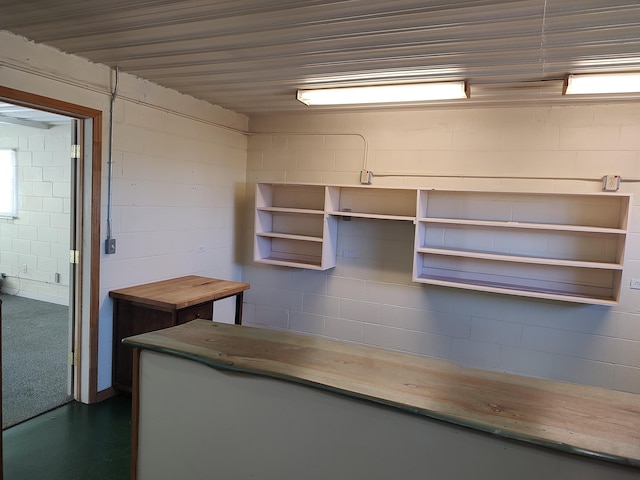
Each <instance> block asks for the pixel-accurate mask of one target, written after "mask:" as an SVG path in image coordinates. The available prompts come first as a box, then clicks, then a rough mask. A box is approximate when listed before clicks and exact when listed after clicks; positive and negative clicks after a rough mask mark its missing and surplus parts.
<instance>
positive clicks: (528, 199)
mask: <svg viewBox="0 0 640 480" xmlns="http://www.w3.org/2000/svg"><path fill="white" fill-rule="evenodd" d="M630 204H631V195H628V194H620V193H539V192H533V193H532V192H492V191H469V190H435V189H415V188H388V187H372V186H368V185H363V186H337V185H318V184H281V183H259V184H257V186H256V231H255V233H256V234H255V248H254V259H255V261H256V262H261V263H271V264H276V265H284V266H291V267H298V268H313V269H318V270H326V269H329V268H333V267H335V264H336V243H337V231H338V223H337V220H338V219H339V218H343V217H350V218H368V219H380V220H400V221H412V222H413V223H414V224H415V241H414V261H413V273H412V278H413V280H414V281H415V282H418V283H426V284H433V285H444V286H449V287H456V288H467V289H471V290H481V291H488V292H496V293H505V294H511V295H521V296H530V297H538V298H547V299H554V300H566V301H572V302H578V303H593V304H604V305H613V304H616V303H618V302H619V298H620V289H621V280H622V269H623V265H624V249H625V244H626V236H627V225H628V218H629V212H630Z"/></svg>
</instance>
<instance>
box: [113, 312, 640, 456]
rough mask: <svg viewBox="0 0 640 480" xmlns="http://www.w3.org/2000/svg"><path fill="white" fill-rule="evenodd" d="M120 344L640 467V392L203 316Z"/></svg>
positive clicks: (131, 338)
mask: <svg viewBox="0 0 640 480" xmlns="http://www.w3.org/2000/svg"><path fill="white" fill-rule="evenodd" d="M124 343H126V344H128V345H132V346H134V347H139V348H142V349H148V350H153V351H157V352H161V353H166V354H169V355H173V356H177V357H182V358H187V359H190V360H194V361H198V362H200V363H204V364H206V365H209V366H211V367H214V368H217V369H222V370H233V371H239V372H247V373H253V374H258V375H265V376H269V377H273V378H279V379H283V380H287V381H293V382H297V383H301V384H304V385H309V386H313V387H316V388H320V389H324V390H328V391H331V392H334V393H340V394H344V395H347V396H350V397H356V398H361V399H365V400H370V401H373V402H376V403H381V404H385V405H389V406H392V407H396V408H399V409H401V410H403V411H407V412H410V413H414V414H417V415H423V416H426V417H430V418H435V419H439V420H444V421H448V422H451V423H454V424H456V425H463V426H467V427H471V428H475V429H477V430H481V431H484V432H488V433H492V434H495V435H499V436H501V437H505V438H510V439H515V440H520V441H524V442H527V443H532V444H536V445H542V446H546V447H549V448H554V449H557V450H560V451H564V452H568V453H574V454H580V455H585V456H588V457H592V458H600V459H603V460H608V461H612V462H615V463H620V464H623V465H628V466H633V467H638V468H640V395H634V394H631V393H624V392H618V391H614V390H606V389H603V388H596V387H588V386H584V385H575V384H569V383H562V382H557V381H552V380H544V379H537V378H530V377H524V376H518V375H511V374H505V373H498V372H489V371H485V370H479V369H474V368H466V367H461V366H458V365H455V364H453V363H450V362H446V361H442V360H434V359H430V358H424V357H419V356H416V355H411V354H405V353H401V352H394V351H390V350H384V349H380V348H375V347H368V346H363V345H354V344H347V343H340V342H337V341H333V340H328V339H325V338H320V337H312V336H303V335H297V334H293V333H287V332H279V331H273V330H266V329H261V328H252V327H246V326H236V325H227V324H221V323H217V322H210V321H203V320H195V321H193V322H190V323H187V324H185V325H180V326H177V327H172V328H169V329H166V330H159V331H155V332H150V333H145V334H143V335H137V336H135V337H130V338H128V339H125V340H124Z"/></svg>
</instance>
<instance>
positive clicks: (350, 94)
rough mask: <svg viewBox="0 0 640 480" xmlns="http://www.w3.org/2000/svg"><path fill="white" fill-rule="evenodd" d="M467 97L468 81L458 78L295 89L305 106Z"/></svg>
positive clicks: (297, 96)
mask: <svg viewBox="0 0 640 480" xmlns="http://www.w3.org/2000/svg"><path fill="white" fill-rule="evenodd" d="M468 96H469V95H468V91H467V82H465V81H459V82H432V83H406V84H398V85H372V86H366V87H338V88H319V89H314V90H298V93H297V95H296V98H297V99H298V100H300V101H301V102H302V103H304V104H305V105H352V104H364V103H403V102H424V101H429V100H452V99H457V98H467V97H468Z"/></svg>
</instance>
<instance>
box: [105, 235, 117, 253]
mask: <svg viewBox="0 0 640 480" xmlns="http://www.w3.org/2000/svg"><path fill="white" fill-rule="evenodd" d="M104 253H106V254H107V255H111V254H113V253H116V239H115V238H107V239H106V240H105V242H104Z"/></svg>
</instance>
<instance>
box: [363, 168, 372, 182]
mask: <svg viewBox="0 0 640 480" xmlns="http://www.w3.org/2000/svg"><path fill="white" fill-rule="evenodd" d="M372 176H373V172H372V171H370V170H360V183H362V184H364V185H371V177H372Z"/></svg>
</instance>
